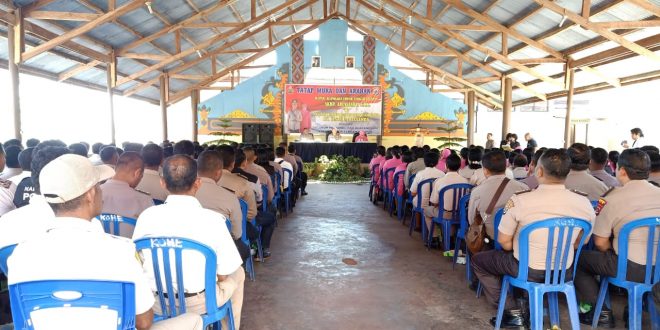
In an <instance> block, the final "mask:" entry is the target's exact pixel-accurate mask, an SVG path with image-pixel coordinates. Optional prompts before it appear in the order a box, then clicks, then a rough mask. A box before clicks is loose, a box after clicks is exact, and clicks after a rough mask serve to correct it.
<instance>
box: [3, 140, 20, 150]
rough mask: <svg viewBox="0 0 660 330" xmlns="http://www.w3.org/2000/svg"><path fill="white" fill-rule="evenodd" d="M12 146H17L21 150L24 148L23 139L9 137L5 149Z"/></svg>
mask: <svg viewBox="0 0 660 330" xmlns="http://www.w3.org/2000/svg"><path fill="white" fill-rule="evenodd" d="M11 146H17V147H19V148H20V149H21V150H23V143H21V140H19V139H9V140H7V141H5V149H7V148H9V147H11Z"/></svg>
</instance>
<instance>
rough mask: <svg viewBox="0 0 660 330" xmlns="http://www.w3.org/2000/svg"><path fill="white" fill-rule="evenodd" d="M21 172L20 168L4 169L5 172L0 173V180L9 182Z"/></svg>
mask: <svg viewBox="0 0 660 330" xmlns="http://www.w3.org/2000/svg"><path fill="white" fill-rule="evenodd" d="M21 172H23V169H22V168H20V167H19V168H12V167H5V170H4V171H3V172H2V173H0V179H5V180H9V179H11V178H13V177H15V176H17V175H19V174H21Z"/></svg>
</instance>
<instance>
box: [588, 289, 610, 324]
mask: <svg viewBox="0 0 660 330" xmlns="http://www.w3.org/2000/svg"><path fill="white" fill-rule="evenodd" d="M608 286H609V281H608V280H607V277H604V276H602V277H601V279H600V291H599V292H598V300H596V309H595V310H594V315H597V316H594V320H593V322H592V323H591V328H594V329H595V328H597V327H598V319H599V318H600V312H601V311H602V310H603V302H604V301H605V296H606V295H607V287H608Z"/></svg>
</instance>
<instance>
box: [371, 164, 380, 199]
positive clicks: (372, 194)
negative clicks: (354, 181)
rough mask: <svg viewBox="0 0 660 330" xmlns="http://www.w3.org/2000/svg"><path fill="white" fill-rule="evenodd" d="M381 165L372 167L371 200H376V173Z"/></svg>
mask: <svg viewBox="0 0 660 330" xmlns="http://www.w3.org/2000/svg"><path fill="white" fill-rule="evenodd" d="M379 166H380V165H378V164H376V165H374V166H372V167H371V181H370V182H369V200H370V201H373V200H374V198H373V197H374V188H375V187H376V173H377V171H378V167H379Z"/></svg>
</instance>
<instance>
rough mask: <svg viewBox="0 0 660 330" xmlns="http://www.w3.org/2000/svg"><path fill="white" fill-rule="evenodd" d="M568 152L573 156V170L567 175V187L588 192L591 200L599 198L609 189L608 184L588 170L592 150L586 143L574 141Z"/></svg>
mask: <svg viewBox="0 0 660 330" xmlns="http://www.w3.org/2000/svg"><path fill="white" fill-rule="evenodd" d="M567 152H568V155H569V156H570V157H571V172H570V173H568V176H567V177H566V183H565V184H566V188H568V189H573V190H577V191H582V192H584V193H586V194H587V196H588V197H589V200H590V201H594V200H597V199H598V198H599V197H600V196H602V195H603V194H604V193H605V192H606V191H607V186H606V185H605V184H604V183H603V182H601V181H600V180H598V179H596V178H594V177H593V176H591V175H590V174H589V171H587V170H588V169H589V162H590V161H591V150H589V147H588V146H587V145H586V144H584V143H574V144H573V145H572V146H571V147H570V148H568V151H567Z"/></svg>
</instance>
